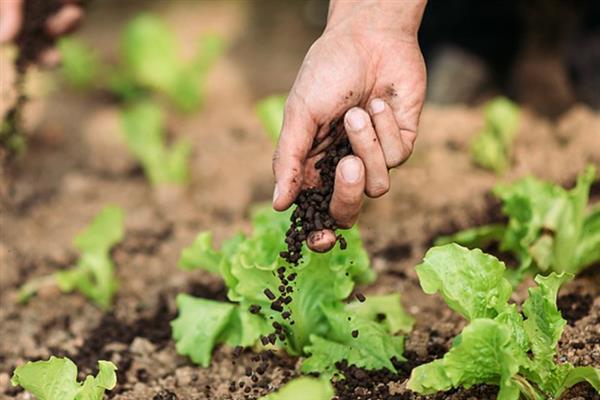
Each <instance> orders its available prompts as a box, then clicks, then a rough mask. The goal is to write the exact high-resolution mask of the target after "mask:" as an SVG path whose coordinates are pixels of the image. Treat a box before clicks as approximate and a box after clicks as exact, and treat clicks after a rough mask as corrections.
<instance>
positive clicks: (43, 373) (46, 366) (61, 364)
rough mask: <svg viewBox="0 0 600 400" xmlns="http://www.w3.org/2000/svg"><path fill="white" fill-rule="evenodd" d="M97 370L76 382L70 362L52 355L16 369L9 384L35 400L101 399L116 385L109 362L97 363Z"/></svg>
mask: <svg viewBox="0 0 600 400" xmlns="http://www.w3.org/2000/svg"><path fill="white" fill-rule="evenodd" d="M98 367H99V372H98V375H96V377H93V376H87V377H86V379H85V381H84V383H83V384H82V383H79V382H77V366H76V365H75V364H74V363H73V362H72V361H71V360H69V359H68V358H57V357H54V356H52V357H50V359H49V360H48V361H35V362H31V361H30V362H28V363H27V364H25V365H22V366H19V367H17V368H16V369H15V371H14V372H13V376H12V379H11V383H12V385H13V386H21V387H23V389H25V390H27V391H28V392H30V393H31V394H33V395H34V396H36V398H37V399H38V400H101V399H102V398H103V397H104V392H105V391H106V390H111V389H113V388H114V387H115V385H116V383H117V377H116V374H115V371H116V369H117V367H116V366H115V365H114V364H113V363H111V362H109V361H99V362H98Z"/></svg>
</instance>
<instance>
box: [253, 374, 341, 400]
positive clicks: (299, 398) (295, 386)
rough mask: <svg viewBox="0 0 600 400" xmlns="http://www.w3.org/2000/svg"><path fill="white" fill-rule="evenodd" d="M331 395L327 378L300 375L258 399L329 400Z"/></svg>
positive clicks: (331, 388)
mask: <svg viewBox="0 0 600 400" xmlns="http://www.w3.org/2000/svg"><path fill="white" fill-rule="evenodd" d="M333 395H334V391H333V386H331V383H329V381H328V380H326V379H322V378H321V379H319V378H310V377H307V376H302V377H299V378H296V379H293V380H291V381H290V382H288V383H287V384H286V385H285V386H283V387H282V388H281V389H279V390H278V391H276V392H273V393H270V394H268V395H266V396H263V397H261V398H260V399H259V400H306V399H310V400H331V399H332V398H333Z"/></svg>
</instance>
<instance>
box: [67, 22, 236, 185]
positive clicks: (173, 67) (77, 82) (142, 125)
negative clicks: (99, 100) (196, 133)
mask: <svg viewBox="0 0 600 400" xmlns="http://www.w3.org/2000/svg"><path fill="white" fill-rule="evenodd" d="M58 48H59V51H60V54H61V59H62V64H61V68H60V75H61V77H62V78H63V79H64V81H65V82H66V83H67V84H68V85H70V86H72V87H73V88H75V89H78V90H82V91H103V92H108V93H109V94H110V95H111V96H114V97H115V99H116V100H117V101H118V103H119V104H120V105H121V108H122V110H121V119H122V126H123V133H124V135H125V139H126V143H127V146H128V147H129V149H130V151H131V153H132V154H133V155H134V157H135V158H136V159H137V160H138V162H139V163H140V164H141V166H142V168H143V169H144V172H145V174H146V176H147V177H148V179H149V180H150V182H151V183H152V184H153V185H156V184H161V183H167V184H169V183H170V184H185V183H186V181H187V179H188V176H189V171H188V169H189V167H188V164H189V159H190V156H191V153H192V150H193V148H192V146H191V144H190V143H187V142H185V141H183V140H176V141H174V142H173V144H172V145H169V143H168V140H167V136H166V134H165V133H166V132H165V122H164V120H165V115H166V114H167V113H168V112H170V111H171V110H172V109H173V108H174V111H179V112H183V113H191V112H194V111H198V110H199V109H201V107H202V102H203V98H204V96H203V94H204V84H205V81H206V75H207V72H208V70H209V69H210V67H211V66H212V65H213V64H214V62H215V60H216V59H217V58H218V57H219V55H221V53H222V52H223V50H224V49H225V43H224V41H223V40H222V39H221V37H219V36H218V35H214V34H209V35H205V36H202V37H200V38H199V39H198V42H197V50H196V53H195V54H194V56H193V57H192V58H191V59H189V60H185V59H183V58H182V57H181V55H180V52H179V48H178V45H177V41H176V39H175V36H174V33H173V32H172V31H171V29H170V28H169V27H168V26H167V25H166V24H165V23H164V22H163V21H162V20H161V19H160V18H159V17H157V16H154V15H151V14H140V15H138V16H137V17H135V18H133V19H132V20H131V21H130V22H128V23H127V24H126V26H125V28H124V29H123V33H122V35H121V43H120V55H119V59H118V60H117V62H115V63H107V62H104V61H103V60H101V57H100V56H99V55H98V54H97V53H96V52H95V51H94V49H93V48H92V47H91V46H90V45H88V44H86V43H85V41H83V40H82V39H78V38H73V37H66V38H63V39H61V40H60V41H59V43H58ZM171 106H173V107H171ZM179 117H182V115H179Z"/></svg>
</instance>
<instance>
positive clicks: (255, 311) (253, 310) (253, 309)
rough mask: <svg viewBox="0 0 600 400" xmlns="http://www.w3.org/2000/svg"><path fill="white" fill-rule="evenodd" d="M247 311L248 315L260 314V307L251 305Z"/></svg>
mask: <svg viewBox="0 0 600 400" xmlns="http://www.w3.org/2000/svg"><path fill="white" fill-rule="evenodd" d="M248 311H250V313H252V314H258V313H259V312H260V306H259V305H256V304H252V305H251V306H250V308H248Z"/></svg>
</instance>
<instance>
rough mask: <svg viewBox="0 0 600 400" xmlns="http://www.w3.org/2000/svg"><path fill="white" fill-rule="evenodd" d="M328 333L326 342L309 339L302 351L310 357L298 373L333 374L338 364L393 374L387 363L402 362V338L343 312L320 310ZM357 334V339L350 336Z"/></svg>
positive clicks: (364, 319) (378, 325)
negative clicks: (393, 360)
mask: <svg viewBox="0 0 600 400" xmlns="http://www.w3.org/2000/svg"><path fill="white" fill-rule="evenodd" d="M323 311H324V313H325V317H326V318H327V323H328V324H329V325H330V329H329V331H328V333H327V335H326V338H322V337H319V336H317V335H311V336H310V342H311V343H310V345H308V346H306V347H305V349H304V351H305V353H307V354H310V355H309V357H308V358H306V359H305V360H304V362H303V363H302V372H305V373H309V372H320V373H323V374H325V375H329V374H332V373H334V372H335V370H336V367H335V364H336V363H337V362H338V361H342V360H347V361H348V364H350V365H356V366H357V367H361V368H367V369H381V368H387V369H389V370H391V371H394V372H395V371H396V369H395V368H394V365H393V364H392V362H391V359H392V358H393V357H395V358H396V359H398V360H399V361H403V360H404V357H402V353H403V351H404V337H402V336H393V335H390V334H389V333H388V331H387V328H386V327H385V326H384V325H382V324H380V323H377V322H374V321H371V320H369V319H366V318H362V317H360V316H357V315H352V316H349V313H348V312H346V311H344V310H335V309H324V310H323ZM353 331H358V336H357V337H354V336H353V335H352V332H353Z"/></svg>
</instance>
